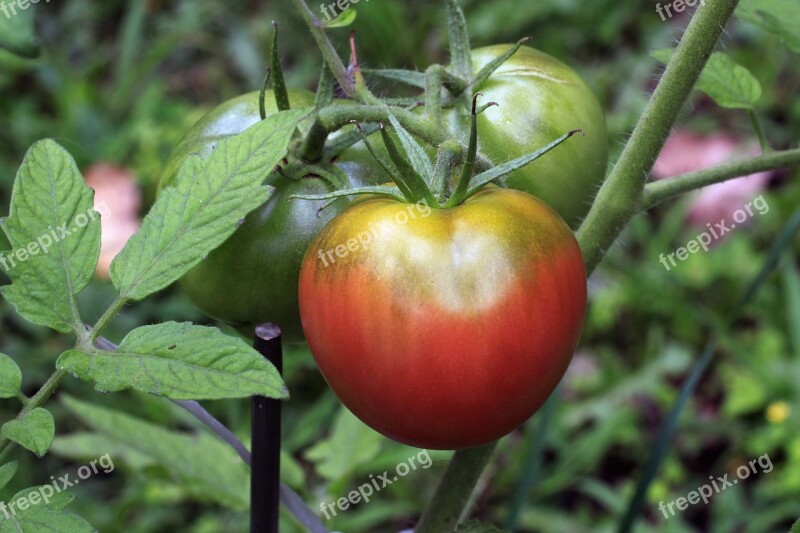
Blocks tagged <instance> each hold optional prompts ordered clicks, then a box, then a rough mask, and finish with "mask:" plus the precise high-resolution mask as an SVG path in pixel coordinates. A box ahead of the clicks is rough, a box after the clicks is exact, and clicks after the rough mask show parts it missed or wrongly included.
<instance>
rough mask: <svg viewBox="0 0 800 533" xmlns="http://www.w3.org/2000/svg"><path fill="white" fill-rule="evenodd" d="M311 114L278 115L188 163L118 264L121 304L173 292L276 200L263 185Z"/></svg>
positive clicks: (115, 273) (115, 278)
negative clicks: (249, 217)
mask: <svg viewBox="0 0 800 533" xmlns="http://www.w3.org/2000/svg"><path fill="white" fill-rule="evenodd" d="M307 114H308V110H295V111H284V112H281V113H276V114H275V115H272V116H270V117H268V118H267V119H266V120H262V121H260V122H258V123H257V124H255V125H254V126H252V127H250V128H249V129H247V130H246V131H245V132H244V133H241V134H239V135H236V136H233V137H229V138H227V139H226V140H224V141H222V142H220V143H219V144H218V145H217V147H216V149H215V150H214V151H213V152H211V154H210V155H209V156H208V157H207V158H206V159H200V157H199V156H191V157H189V158H188V159H187V160H186V162H185V163H184V165H183V167H181V169H180V171H179V173H178V179H177V182H176V186H175V187H168V188H166V189H164V190H162V191H161V195H160V196H159V198H158V201H157V202H156V203H155V205H154V206H153V208H152V209H151V210H150V213H148V215H147V216H146V217H145V219H144V222H143V223H142V229H141V231H139V233H137V234H136V235H134V236H133V238H131V240H130V241H128V244H127V245H126V246H125V249H124V250H123V251H122V252H121V253H120V254H119V255H118V256H117V257H116V258H115V259H114V262H113V263H112V264H111V280H112V281H113V282H114V286H115V287H116V288H117V290H118V291H119V293H120V296H121V297H122V298H128V299H133V300H140V299H142V298H144V297H145V296H148V295H150V294H152V293H154V292H157V291H159V290H161V289H163V288H164V287H167V286H168V285H170V284H171V283H173V282H174V281H176V280H177V279H178V278H180V277H181V276H183V274H185V273H186V272H187V271H189V270H190V269H191V268H192V267H194V266H195V265H196V264H197V263H199V262H200V261H201V260H202V259H203V258H204V257H206V256H207V255H208V254H209V252H211V251H212V250H214V249H215V248H217V247H218V246H219V245H221V244H222V243H223V242H225V240H226V239H227V238H228V237H229V236H230V235H231V234H233V232H234V231H236V228H237V227H238V226H239V224H240V223H241V221H242V220H243V219H244V217H245V216H247V214H248V213H250V211H252V210H254V209H255V208H257V207H258V206H260V205H261V204H263V203H264V202H266V201H267V199H268V198H269V196H270V194H271V192H270V191H271V189H270V188H268V187H266V186H264V185H263V182H264V179H265V178H266V177H267V176H268V175H269V174H270V173H271V172H272V171H273V170H274V168H275V166H276V165H277V164H278V163H279V162H280V161H281V159H283V157H284V156H285V155H286V153H287V150H288V146H289V141H290V139H291V137H292V133H293V132H294V129H295V127H296V126H297V123H298V122H299V121H300V120H301V119H302V118H303V117H304V116H306V115H307Z"/></svg>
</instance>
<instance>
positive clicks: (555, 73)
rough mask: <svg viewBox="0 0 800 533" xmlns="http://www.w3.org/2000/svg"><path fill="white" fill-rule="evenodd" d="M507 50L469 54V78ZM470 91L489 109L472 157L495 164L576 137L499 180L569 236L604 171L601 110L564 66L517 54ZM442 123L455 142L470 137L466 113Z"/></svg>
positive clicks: (534, 53) (539, 55)
mask: <svg viewBox="0 0 800 533" xmlns="http://www.w3.org/2000/svg"><path fill="white" fill-rule="evenodd" d="M511 46H512V45H510V44H509V45H505V44H498V45H494V46H488V47H485V48H480V49H477V50H474V51H473V53H472V63H473V68H474V70H475V72H476V73H477V72H478V71H480V70H481V69H482V68H483V67H484V66H486V65H487V64H488V63H490V62H491V61H492V60H493V59H495V58H497V57H499V56H501V55H502V54H503V53H504V52H506V51H507V50H508V49H509V48H510V47H511ZM475 90H476V91H479V92H481V93H483V95H484V96H483V97H481V102H484V103H485V102H496V103H497V104H499V105H498V106H495V107H490V108H488V109H486V110H485V111H484V112H483V113H481V115H480V116H479V117H478V128H479V131H480V135H479V136H478V139H479V150H480V152H481V153H482V154H483V155H485V156H486V157H488V158H489V159H491V160H492V162H494V163H495V164H501V163H504V162H506V161H510V160H512V159H515V158H518V157H521V156H523V155H526V154H529V153H531V152H533V151H535V150H538V149H539V148H541V147H543V146H545V145H546V144H548V143H550V142H551V141H553V140H554V139H556V138H558V137H560V136H561V135H563V134H564V133H566V132H568V131H570V130H574V129H582V130H584V132H585V136H584V137H580V136H576V137H575V138H573V139H571V140H570V141H569V142H567V143H564V144H562V145H561V146H559V147H558V148H556V149H555V150H553V151H552V152H550V153H549V154H546V155H545V156H544V157H542V158H541V159H539V160H537V161H535V162H534V163H532V164H530V165H528V166H527V167H524V168H522V169H520V170H517V171H516V172H513V173H512V174H510V175H509V176H508V177H507V178H506V184H507V185H508V186H509V187H512V188H514V189H518V190H521V191H525V192H527V193H529V194H532V195H533V196H536V197H538V198H540V199H542V200H544V202H545V203H547V204H548V205H550V206H551V207H553V208H554V209H555V210H556V211H557V212H558V213H559V214H560V215H561V217H562V218H564V220H566V221H567V223H568V224H569V225H570V227H572V228H573V229H574V228H576V227H577V226H578V225H579V224H580V221H581V220H582V219H583V217H584V216H585V215H586V213H587V212H588V211H589V207H590V206H591V202H592V199H593V198H594V195H595V193H596V192H597V190H598V189H599V187H600V184H601V183H602V181H603V177H604V176H605V172H606V166H607V164H608V133H607V131H606V121H605V116H604V114H603V109H602V108H601V106H600V103H599V102H598V101H597V98H596V97H595V95H594V94H593V93H592V91H591V89H589V87H588V86H587V85H586V83H584V81H583V80H582V79H581V77H580V76H579V75H578V74H577V73H576V72H575V71H574V70H573V69H571V68H570V67H569V66H567V65H565V64H564V63H562V62H561V61H559V60H557V59H555V58H554V57H552V56H550V55H548V54H545V53H544V52H541V51H539V50H535V49H533V48H530V47H527V46H523V47H521V48H520V49H519V50H518V51H517V52H516V53H515V54H514V55H513V56H511V58H510V59H509V60H508V61H506V62H505V63H504V64H503V65H502V66H500V68H498V69H497V70H496V71H495V72H494V73H493V74H492V75H491V76H490V77H489V79H488V80H486V81H485V82H484V83H483V84H481V85H480V86H478V87H475ZM446 118H447V120H448V122H449V126H450V129H451V131H453V132H454V133H457V134H458V135H459V136H465V135H466V132H469V110H468V109H467V108H466V107H464V108H463V109H459V108H457V109H454V110H452V111H450V112H449V113H448V114H447V115H446Z"/></svg>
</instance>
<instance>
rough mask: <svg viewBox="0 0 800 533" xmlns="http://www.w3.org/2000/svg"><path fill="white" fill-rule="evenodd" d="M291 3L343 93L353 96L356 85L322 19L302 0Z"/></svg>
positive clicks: (294, 0) (293, 0)
mask: <svg viewBox="0 0 800 533" xmlns="http://www.w3.org/2000/svg"><path fill="white" fill-rule="evenodd" d="M292 3H293V4H294V7H295V8H296V9H297V11H299V12H300V15H301V16H302V17H303V20H305V22H306V25H307V26H308V29H309V30H310V31H311V35H312V36H313V37H314V40H315V41H317V45H318V46H319V48H320V50H321V51H322V57H324V58H325V62H326V63H327V64H328V67H329V68H330V69H331V72H332V73H333V76H334V77H335V78H336V81H338V82H339V86H340V87H341V88H342V90H343V91H344V92H345V94H347V96H350V97H355V96H356V86H355V84H354V83H353V80H351V79H350V76H349V74H348V73H347V67H345V66H344V63H343V62H342V58H341V57H339V54H338V53H337V52H336V48H334V46H333V43H331V41H330V39H328V35H327V34H326V33H325V27H324V25H323V23H322V21H321V20H320V19H318V18H317V16H316V15H314V13H313V12H312V11H311V10H310V9H309V8H308V5H307V4H306V2H305V1H304V0H292Z"/></svg>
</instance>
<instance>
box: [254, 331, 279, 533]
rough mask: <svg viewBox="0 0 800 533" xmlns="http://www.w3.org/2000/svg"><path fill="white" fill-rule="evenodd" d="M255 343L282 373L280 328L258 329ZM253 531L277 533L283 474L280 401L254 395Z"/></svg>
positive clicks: (256, 347)
mask: <svg viewBox="0 0 800 533" xmlns="http://www.w3.org/2000/svg"><path fill="white" fill-rule="evenodd" d="M255 333H256V334H255V342H254V343H253V346H254V347H255V349H256V350H258V351H259V353H261V355H263V356H264V357H265V358H266V359H267V360H268V361H269V362H270V363H272V364H273V365H275V368H277V369H278V372H281V373H283V349H282V346H281V330H280V328H279V327H278V326H276V325H275V324H261V325H260V326H258V327H257V328H256V332H255ZM252 402H253V404H252V405H253V406H252V441H253V442H252V450H253V451H252V465H251V470H250V532H251V533H278V515H279V512H278V509H279V506H280V473H281V401H280V400H272V399H270V398H265V397H263V396H253V400H252Z"/></svg>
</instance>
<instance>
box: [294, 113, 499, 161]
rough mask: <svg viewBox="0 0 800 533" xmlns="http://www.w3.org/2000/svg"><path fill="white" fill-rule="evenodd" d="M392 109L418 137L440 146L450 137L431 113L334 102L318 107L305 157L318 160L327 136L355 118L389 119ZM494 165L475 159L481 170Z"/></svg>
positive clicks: (369, 121) (305, 147)
mask: <svg viewBox="0 0 800 533" xmlns="http://www.w3.org/2000/svg"><path fill="white" fill-rule="evenodd" d="M390 113H391V114H392V115H394V117H395V118H396V119H397V120H398V122H400V124H402V126H403V127H404V128H405V129H407V130H408V131H409V132H410V133H411V134H412V135H415V136H416V137H419V138H420V139H422V140H424V141H425V142H426V143H428V144H430V145H431V146H439V145H440V144H441V143H443V142H444V141H446V140H448V137H449V135H448V132H447V131H445V130H444V129H443V128H437V127H436V126H435V124H434V123H433V121H431V120H430V119H429V118H428V117H426V116H425V115H418V114H416V113H413V112H411V111H409V110H408V109H404V108H402V107H385V106H372V105H355V106H353V105H351V106H340V105H334V106H330V107H326V108H324V109H321V110H320V111H319V114H318V115H317V118H316V120H315V123H314V124H313V125H312V126H311V131H314V132H316V133H315V134H314V135H311V134H310V133H309V135H307V136H306V140H305V142H304V143H303V147H302V148H301V154H302V157H303V159H305V160H307V161H319V160H320V159H321V158H322V150H323V148H324V146H325V140H326V139H327V136H328V135H329V134H330V133H333V132H334V131H338V130H340V129H342V128H344V127H345V126H349V125H350V123H351V122H352V121H354V120H356V121H358V122H361V123H362V124H364V123H378V122H389V115H390ZM493 166H494V165H492V162H491V161H489V160H488V159H486V158H485V157H483V156H481V155H479V156H478V158H477V161H476V163H475V168H476V170H478V171H484V170H487V169H490V168H492V167H493Z"/></svg>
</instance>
